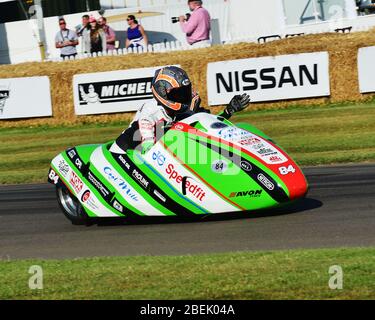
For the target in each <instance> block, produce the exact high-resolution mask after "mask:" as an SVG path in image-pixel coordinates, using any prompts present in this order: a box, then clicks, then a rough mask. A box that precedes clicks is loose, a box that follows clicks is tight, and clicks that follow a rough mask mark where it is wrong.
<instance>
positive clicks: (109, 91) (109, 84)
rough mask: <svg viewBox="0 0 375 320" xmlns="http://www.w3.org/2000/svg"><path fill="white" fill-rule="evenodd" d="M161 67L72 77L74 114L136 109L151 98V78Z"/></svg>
mask: <svg viewBox="0 0 375 320" xmlns="http://www.w3.org/2000/svg"><path fill="white" fill-rule="evenodd" d="M160 68H162V67H152V68H141V69H130V70H119V71H109V72H99V73H88V74H78V75H75V76H74V77H73V90H74V107H75V113H76V114H77V115H86V114H100V113H113V112H128V111H135V110H138V109H139V108H140V107H141V106H142V104H144V103H145V102H147V101H148V100H150V99H152V98H153V96H152V91H151V81H152V79H153V77H154V74H155V71H156V70H157V69H160Z"/></svg>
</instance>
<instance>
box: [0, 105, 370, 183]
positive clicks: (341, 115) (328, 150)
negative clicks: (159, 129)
mask: <svg viewBox="0 0 375 320" xmlns="http://www.w3.org/2000/svg"><path fill="white" fill-rule="evenodd" d="M233 121H234V122H249V123H252V124H254V125H255V126H257V127H258V128H260V129H261V130H263V131H264V132H265V133H267V134H268V135H269V136H271V137H272V138H273V139H275V140H276V141H277V142H278V143H279V144H280V145H281V146H282V147H283V148H284V149H286V150H287V151H288V152H289V153H290V155H291V156H292V157H293V158H294V159H295V160H296V161H297V163H299V164H301V165H318V164H331V163H347V162H364V161H375V126H374V122H375V103H374V102H373V103H369V104H359V105H341V106H326V107H310V108H308V107H303V108H290V109H286V110H269V111H249V112H244V113H241V114H239V115H237V116H236V117H233ZM126 126H127V124H126V123H125V122H123V123H120V122H116V123H112V124H106V125H97V124H88V125H76V126H71V127H69V126H64V127H25V128H2V129H0V184H10V183H31V182H42V181H45V179H46V175H47V171H48V167H49V163H50V161H51V159H52V158H53V157H54V156H55V155H56V154H58V153H59V152H61V151H63V150H64V149H66V148H67V147H69V146H74V145H78V144H86V143H102V142H106V141H109V140H113V139H115V138H116V137H117V136H118V135H119V134H120V133H121V131H122V130H123V129H124V128H125V127H126Z"/></svg>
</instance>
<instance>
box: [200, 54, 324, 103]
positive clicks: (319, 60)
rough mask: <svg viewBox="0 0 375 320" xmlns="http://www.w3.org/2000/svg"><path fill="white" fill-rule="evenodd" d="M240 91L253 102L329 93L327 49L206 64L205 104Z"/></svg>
mask: <svg viewBox="0 0 375 320" xmlns="http://www.w3.org/2000/svg"><path fill="white" fill-rule="evenodd" d="M242 93H248V94H249V95H250V97H251V101H253V102H257V101H273V100H284V99H298V98H308V97H321V96H329V95H330V86H329V56H328V52H315V53H301V54H292V55H283V56H275V57H262V58H250V59H239V60H230V61H220V62H214V63H209V64H208V67H207V94H208V104H209V105H220V104H227V103H229V101H230V100H231V99H232V98H233V96H234V95H236V94H242Z"/></svg>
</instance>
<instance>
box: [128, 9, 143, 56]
mask: <svg viewBox="0 0 375 320" xmlns="http://www.w3.org/2000/svg"><path fill="white" fill-rule="evenodd" d="M126 20H127V22H128V25H129V28H128V32H127V38H126V43H125V47H126V48H137V47H143V48H144V49H145V48H147V46H148V38H147V35H146V32H145V29H143V27H142V26H141V25H140V24H138V21H137V20H136V18H135V16H133V15H132V14H131V15H128V18H127V19H126Z"/></svg>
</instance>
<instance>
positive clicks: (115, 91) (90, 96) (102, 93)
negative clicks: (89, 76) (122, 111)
mask: <svg viewBox="0 0 375 320" xmlns="http://www.w3.org/2000/svg"><path fill="white" fill-rule="evenodd" d="M151 81H152V77H150V78H140V79H127V80H116V81H103V82H91V83H82V84H79V86H80V90H79V91H80V100H79V104H80V105H81V106H82V105H87V104H90V103H111V102H123V101H128V100H141V99H142V100H144V99H152V91H151Z"/></svg>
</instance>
